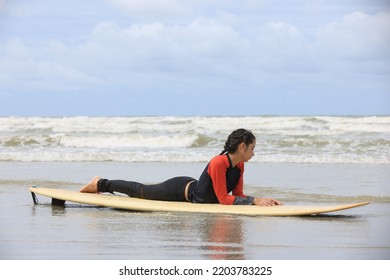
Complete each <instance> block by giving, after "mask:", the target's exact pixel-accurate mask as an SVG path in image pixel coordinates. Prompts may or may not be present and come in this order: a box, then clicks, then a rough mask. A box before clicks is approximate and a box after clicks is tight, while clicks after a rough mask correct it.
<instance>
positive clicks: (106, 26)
mask: <svg viewBox="0 0 390 280" xmlns="http://www.w3.org/2000/svg"><path fill="white" fill-rule="evenodd" d="M0 108H1V111H0V116H8V115H12V116H18V115H20V116H72V115H87V116H133V115H390V1H388V0H343V1H340V0H307V1H305V0H294V1H291V0H285V1H282V0H197V1H195V0H191V1H190V0H142V1H139V0H127V1H126V0H83V1H79V0H77V1H76V0H55V1H54V0H34V1H31V0H13V1H11V0H0Z"/></svg>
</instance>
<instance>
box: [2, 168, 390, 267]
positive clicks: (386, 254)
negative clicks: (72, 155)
mask: <svg viewBox="0 0 390 280" xmlns="http://www.w3.org/2000/svg"><path fill="white" fill-rule="evenodd" d="M203 167H204V165H203V164H166V163H165V164H160V163H147V164H146V163H143V164H136V163H131V164H130V163H112V162H108V163H85V162H84V163H45V162H38V163H34V162H30V163H4V162H3V163H0V178H1V179H0V205H1V211H0V225H1V233H0V244H1V245H0V258H1V259H247V260H250V259H389V258H390V238H389V236H390V215H389V214H388V213H389V210H390V194H389V193H390V187H389V180H388V179H389V175H388V174H389V173H387V170H388V166H386V165H364V166H363V165H337V164H336V165H335V164H332V165H330V164H322V165H312V164H309V165H301V164H247V169H246V181H245V182H246V185H247V186H246V189H245V190H246V193H247V194H252V195H259V196H260V195H264V196H271V197H275V198H277V199H280V200H282V201H283V202H285V204H318V203H349V202H356V201H361V200H365V199H369V200H371V204H370V205H367V206H364V207H359V208H355V209H350V210H347V211H341V212H336V213H333V214H327V215H320V216H308V217H247V216H233V215H224V214H197V213H160V212H151V213H142V212H131V211H121V210H116V209H111V208H102V207H94V206H85V205H78V204H72V203H67V204H66V206H65V207H58V206H52V205H51V203H50V199H48V198H45V197H38V198H39V201H40V203H39V204H38V205H34V204H33V202H32V198H31V194H30V192H29V191H28V189H27V188H28V187H29V186H31V185H37V186H40V187H53V188H54V187H56V188H64V189H72V190H78V189H79V188H80V186H81V185H82V184H84V183H85V182H87V181H88V180H89V179H90V178H91V177H92V176H94V175H101V176H105V177H108V178H112V179H114V178H123V179H135V180H139V181H143V182H158V181H161V180H164V179H166V178H168V177H171V176H175V175H189V176H194V177H196V176H197V174H200V171H201V170H202V169H203Z"/></svg>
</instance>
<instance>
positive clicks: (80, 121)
mask: <svg viewBox="0 0 390 280" xmlns="http://www.w3.org/2000/svg"><path fill="white" fill-rule="evenodd" d="M241 127H243V128H247V129H250V130H251V131H252V132H253V133H254V134H255V135H256V137H257V147H256V156H255V157H254V158H253V159H252V161H253V162H260V163H297V164H299V163H338V164H349V163H353V164H355V163H357V164H390V116H361V117H331V116H306V117H272V116H250V117H201V116H199V117H178V116H166V117H155V116H153V117H152V116H150V117H57V118H54V117H46V118H45V117H0V161H6V162H42V161H55V162H84V161H94V162H105V161H114V162H207V161H208V160H209V159H210V157H212V156H213V155H215V154H216V153H218V152H220V151H221V150H222V148H223V145H224V142H225V141H226V138H227V136H228V135H229V134H230V133H231V132H232V131H233V130H234V129H237V128H241Z"/></svg>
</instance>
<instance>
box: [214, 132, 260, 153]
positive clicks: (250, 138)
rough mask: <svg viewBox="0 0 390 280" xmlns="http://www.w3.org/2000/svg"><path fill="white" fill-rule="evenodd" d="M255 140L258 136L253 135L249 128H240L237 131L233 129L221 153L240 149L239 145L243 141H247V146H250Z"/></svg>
mask: <svg viewBox="0 0 390 280" xmlns="http://www.w3.org/2000/svg"><path fill="white" fill-rule="evenodd" d="M254 140H256V137H255V136H254V135H253V133H252V132H250V131H249V130H246V129H244V128H239V129H237V130H235V131H233V132H232V133H231V134H230V135H229V136H228V138H227V140H226V143H225V146H224V147H223V150H222V152H221V153H220V154H221V155H223V154H225V153H231V154H233V153H235V152H236V151H237V149H238V146H239V145H240V144H241V143H245V145H246V146H249V144H251V143H253V142H254Z"/></svg>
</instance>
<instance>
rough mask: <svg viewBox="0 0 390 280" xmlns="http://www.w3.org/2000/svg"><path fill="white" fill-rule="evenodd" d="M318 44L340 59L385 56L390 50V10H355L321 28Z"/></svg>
mask: <svg viewBox="0 0 390 280" xmlns="http://www.w3.org/2000/svg"><path fill="white" fill-rule="evenodd" d="M317 38H318V39H317V44H316V46H317V47H318V48H321V49H322V50H323V53H324V54H327V55H328V56H332V57H334V58H336V59H358V60H367V59H373V60H377V59H383V58H384V57H388V55H389V54H390V13H378V14H375V15H368V14H364V13H361V12H353V13H350V14H347V15H345V16H344V17H343V19H342V20H341V21H337V22H332V23H329V24H327V25H326V26H324V27H321V28H319V31H318V34H317Z"/></svg>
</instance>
